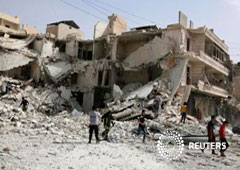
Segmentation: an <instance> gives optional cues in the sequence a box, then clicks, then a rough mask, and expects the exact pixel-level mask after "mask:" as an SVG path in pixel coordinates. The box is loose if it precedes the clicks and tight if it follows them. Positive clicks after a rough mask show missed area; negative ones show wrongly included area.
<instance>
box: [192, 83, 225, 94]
mask: <svg viewBox="0 0 240 170" xmlns="http://www.w3.org/2000/svg"><path fill="white" fill-rule="evenodd" d="M192 90H193V91H197V92H200V93H204V94H207V95H210V96H218V97H224V98H227V97H228V92H227V91H226V90H224V89H222V88H220V87H217V86H213V85H210V84H206V83H204V82H203V81H201V80H199V81H198V83H197V85H196V86H194V85H192Z"/></svg>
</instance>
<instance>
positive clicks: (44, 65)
mask: <svg viewBox="0 0 240 170" xmlns="http://www.w3.org/2000/svg"><path fill="white" fill-rule="evenodd" d="M0 21H1V20H0ZM0 23H1V22H0ZM7 29H10V28H7ZM22 31H23V30H20V32H22ZM1 32H2V35H3V37H1V39H0V47H1V54H0V60H1V62H0V63H1V64H0V74H2V75H6V76H11V77H14V78H20V79H24V80H29V79H30V80H31V81H35V82H52V83H54V84H56V85H57V86H60V85H64V86H65V88H64V93H65V94H67V95H64V97H65V98H66V99H67V100H69V101H73V100H75V101H74V103H75V105H74V106H76V105H79V106H78V108H80V106H81V107H82V109H83V110H84V111H86V112H87V111H89V110H91V107H92V106H93V105H96V106H99V107H104V106H106V105H107V103H109V102H111V101H115V102H116V101H122V100H128V101H130V100H132V99H136V98H147V96H148V95H149V93H150V92H152V91H153V90H154V86H155V83H156V80H157V81H158V80H163V79H164V80H166V89H165V90H168V94H169V97H168V101H164V102H172V101H173V100H174V99H175V98H176V97H178V98H180V100H181V101H180V104H183V103H184V102H187V103H188V106H189V111H188V112H189V114H190V115H192V116H195V117H197V118H198V119H199V120H201V119H202V118H203V117H204V116H207V115H212V114H220V112H221V111H220V108H221V106H222V103H223V101H224V100H226V99H227V98H228V97H229V95H230V94H229V92H230V90H231V89H230V88H229V89H228V88H227V87H230V83H231V81H232V78H231V77H232V71H231V69H230V66H229V65H230V57H229V54H228V47H227V45H226V44H225V43H224V41H222V40H221V39H220V38H219V37H218V36H217V35H215V34H214V31H213V30H211V29H208V28H207V27H205V26H204V27H200V28H194V25H193V22H192V21H191V22H190V27H188V21H187V17H186V16H185V15H184V14H183V13H182V12H179V22H178V23H177V24H173V25H168V26H167V28H164V29H163V28H162V29H160V28H158V27H157V26H154V25H153V26H152V25H151V26H143V27H137V28H133V29H131V30H130V31H127V22H126V21H125V20H124V19H122V18H121V17H119V16H117V15H112V16H109V23H108V24H107V23H104V22H101V21H100V22H98V23H97V24H96V25H95V27H94V38H93V40H85V39H84V35H83V33H82V32H81V31H80V28H79V26H77V25H76V23H74V22H73V21H60V22H56V23H52V24H49V25H48V27H47V30H46V34H45V35H39V34H33V33H32V34H27V33H26V31H23V32H25V34H22V33H17V34H16V30H14V31H9V30H8V31H6V30H3V29H1ZM13 32H14V34H13ZM61 32H62V33H61ZM7 35H10V36H7ZM11 35H14V36H11ZM16 35H19V36H17V37H16ZM24 35H25V36H24ZM139 88H140V91H139ZM159 100H161V101H163V100H164V99H159ZM142 107H143V106H142Z"/></svg>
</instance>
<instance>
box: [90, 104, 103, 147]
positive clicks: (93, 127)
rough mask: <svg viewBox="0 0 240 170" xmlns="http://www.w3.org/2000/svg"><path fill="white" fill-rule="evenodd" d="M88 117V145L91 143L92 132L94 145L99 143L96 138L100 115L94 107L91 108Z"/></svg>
mask: <svg viewBox="0 0 240 170" xmlns="http://www.w3.org/2000/svg"><path fill="white" fill-rule="evenodd" d="M89 116H90V125H89V141H88V143H91V140H92V134H93V131H94V133H95V138H96V143H99V141H100V140H99V137H98V125H99V119H100V118H101V114H100V112H99V111H98V109H97V108H96V107H95V106H93V107H92V111H91V112H90V115H89Z"/></svg>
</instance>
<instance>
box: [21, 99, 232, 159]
mask: <svg viewBox="0 0 240 170" xmlns="http://www.w3.org/2000/svg"><path fill="white" fill-rule="evenodd" d="M28 104H29V102H28V101H27V100H26V99H25V98H24V97H22V102H21V104H20V106H22V109H23V111H27V108H28ZM20 106H19V107H20ZM145 114H146V110H144V109H143V110H142V112H141V116H140V117H138V120H137V122H138V129H137V131H136V132H135V133H136V134H137V135H139V134H140V133H141V132H143V139H142V142H143V143H145V138H146V133H147V130H146V126H145V120H146V118H145ZM181 115H182V117H181V120H180V122H181V123H183V124H184V123H185V121H186V117H187V103H186V102H185V103H184V104H183V105H182V107H181ZM89 116H90V124H89V141H88V143H91V140H92V135H93V132H94V133H95V138H96V143H99V142H100V139H99V123H100V120H101V119H102V120H103V122H104V129H105V130H104V132H103V133H102V134H103V137H104V139H105V140H108V133H109V131H110V128H111V127H112V126H113V125H114V123H113V116H112V114H111V113H106V114H104V115H103V116H101V113H100V111H99V109H98V108H96V107H95V106H93V107H92V111H91V112H90V115H89ZM215 122H216V116H211V120H210V121H209V122H208V125H207V133H208V142H211V143H216V135H215V133H214V129H215ZM227 126H228V122H227V121H224V122H223V124H222V125H221V126H220V128H219V137H220V142H221V146H223V144H224V145H225V146H226V147H225V148H223V147H221V149H220V153H221V156H223V157H225V154H224V152H225V151H226V149H227V148H228V147H229V144H228V142H227V139H226V127H227ZM202 152H204V149H202ZM212 154H216V153H215V149H212Z"/></svg>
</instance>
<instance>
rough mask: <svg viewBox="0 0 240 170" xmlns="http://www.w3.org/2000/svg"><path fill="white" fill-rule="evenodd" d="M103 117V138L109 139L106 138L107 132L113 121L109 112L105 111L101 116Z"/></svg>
mask: <svg viewBox="0 0 240 170" xmlns="http://www.w3.org/2000/svg"><path fill="white" fill-rule="evenodd" d="M102 119H103V125H104V129H105V130H104V132H103V133H102V135H103V137H104V139H105V140H107V141H109V139H108V133H109V131H110V129H111V127H112V126H114V122H113V116H112V114H111V113H106V114H104V115H103V116H102Z"/></svg>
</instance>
